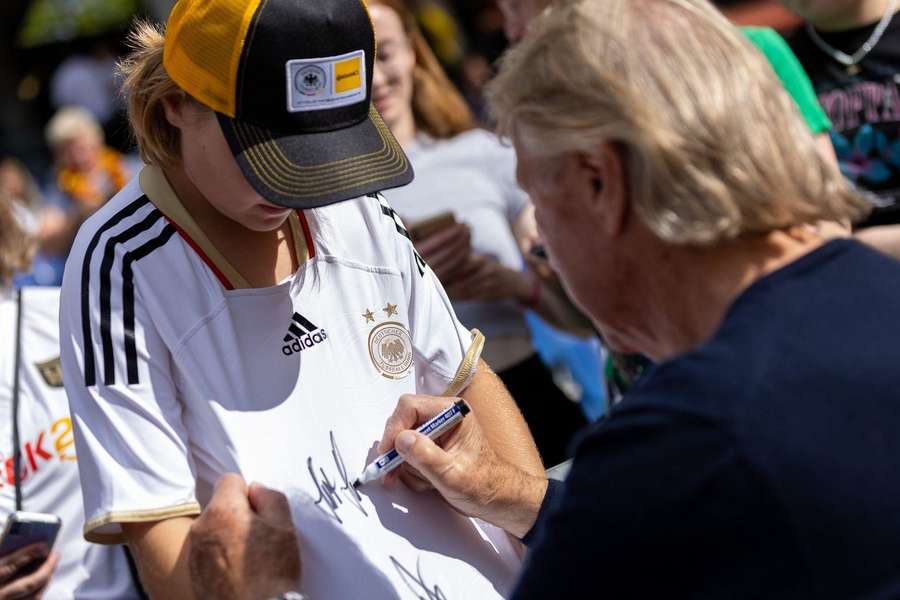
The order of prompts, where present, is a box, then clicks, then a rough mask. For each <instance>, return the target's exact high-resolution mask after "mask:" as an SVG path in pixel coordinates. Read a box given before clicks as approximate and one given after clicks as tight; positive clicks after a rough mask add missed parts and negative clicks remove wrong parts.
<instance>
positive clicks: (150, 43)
mask: <svg viewBox="0 0 900 600" xmlns="http://www.w3.org/2000/svg"><path fill="white" fill-rule="evenodd" d="M165 39H166V38H165V32H164V30H163V29H161V28H159V27H157V26H156V25H153V24H151V23H148V22H146V21H136V22H135V24H134V27H133V28H132V30H131V32H130V33H129V34H128V44H129V46H131V52H130V53H129V54H128V56H127V57H126V58H125V59H124V60H123V61H121V62H120V63H119V65H118V71H119V74H120V75H121V76H122V80H123V83H122V93H123V94H124V95H125V99H126V104H127V109H128V123H129V125H130V126H131V135H132V136H133V137H134V141H135V142H136V143H137V146H138V151H139V152H140V154H141V159H142V160H143V161H144V162H145V163H147V164H151V165H157V166H165V165H169V164H172V163H173V162H178V161H179V160H180V158H181V148H180V135H179V134H180V132H179V130H178V128H176V127H174V126H173V125H171V124H170V123H169V121H168V120H167V119H166V112H165V108H164V106H163V99H164V98H166V97H167V96H171V95H175V94H184V92H183V91H182V90H181V88H179V87H178V85H177V84H176V83H175V82H174V81H172V79H171V78H170V77H169V74H168V73H167V72H166V69H165V67H164V66H163V46H164V45H165Z"/></svg>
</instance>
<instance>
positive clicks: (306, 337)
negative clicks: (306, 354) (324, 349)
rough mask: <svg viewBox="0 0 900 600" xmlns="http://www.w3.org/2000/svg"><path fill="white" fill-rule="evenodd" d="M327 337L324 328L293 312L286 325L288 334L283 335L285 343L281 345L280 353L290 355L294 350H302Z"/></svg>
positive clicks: (319, 342)
mask: <svg viewBox="0 0 900 600" xmlns="http://www.w3.org/2000/svg"><path fill="white" fill-rule="evenodd" d="M327 339H328V334H326V333H325V330H324V329H320V328H319V327H316V326H315V325H313V324H312V322H310V321H309V320H308V319H306V318H305V317H304V316H303V315H301V314H300V313H294V316H293V317H292V318H291V324H290V326H289V327H288V334H287V335H286V336H284V342H285V344H284V346H282V347H281V353H282V354H284V355H285V356H291V355H292V354H294V353H295V352H303V351H304V350H307V349H309V348H312V347H313V346H315V345H316V344H321V343H322V342H324V341H325V340H327Z"/></svg>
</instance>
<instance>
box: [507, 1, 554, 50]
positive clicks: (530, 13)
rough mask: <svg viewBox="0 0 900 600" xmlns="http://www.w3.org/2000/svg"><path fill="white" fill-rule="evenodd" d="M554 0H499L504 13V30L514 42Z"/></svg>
mask: <svg viewBox="0 0 900 600" xmlns="http://www.w3.org/2000/svg"><path fill="white" fill-rule="evenodd" d="M551 1H552V0H497V6H498V7H499V8H500V12H502V13H503V32H504V33H505V34H506V39H508V40H509V41H510V42H512V43H514V42H517V41H519V40H520V39H522V36H524V35H525V32H526V31H528V25H529V23H531V21H532V20H534V18H535V17H537V16H538V15H539V14H541V12H542V11H543V10H544V9H545V8H547V6H549V5H550V2H551Z"/></svg>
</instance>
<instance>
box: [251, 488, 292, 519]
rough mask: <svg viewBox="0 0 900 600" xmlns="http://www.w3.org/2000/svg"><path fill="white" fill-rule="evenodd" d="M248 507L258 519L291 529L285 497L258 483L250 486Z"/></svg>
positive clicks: (288, 507)
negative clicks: (251, 508)
mask: <svg viewBox="0 0 900 600" xmlns="http://www.w3.org/2000/svg"><path fill="white" fill-rule="evenodd" d="M249 497H250V506H252V507H253V510H254V511H256V514H258V515H259V516H260V517H262V518H263V519H265V520H266V521H268V522H269V523H271V524H272V525H276V526H279V527H293V521H292V519H291V507H290V505H289V504H288V501H287V496H285V495H284V494H282V493H281V492H276V491H275V490H271V489H269V488H267V487H266V486H264V485H262V484H259V483H251V484H250V492H249Z"/></svg>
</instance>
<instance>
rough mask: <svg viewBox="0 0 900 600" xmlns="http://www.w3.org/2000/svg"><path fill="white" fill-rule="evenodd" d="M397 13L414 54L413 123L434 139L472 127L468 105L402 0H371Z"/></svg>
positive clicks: (450, 135)
mask: <svg viewBox="0 0 900 600" xmlns="http://www.w3.org/2000/svg"><path fill="white" fill-rule="evenodd" d="M372 4H381V5H382V6H385V7H387V8H389V9H391V10H393V11H394V12H395V13H397V16H398V17H400V22H401V23H402V24H403V31H404V33H406V37H407V38H409V42H410V44H411V46H412V49H413V53H414V54H415V57H416V64H415V66H414V67H413V97H412V108H413V118H414V119H415V122H416V127H417V128H418V129H421V130H422V131H424V132H425V133H427V134H428V135H430V136H431V137H433V138H436V139H446V138H452V137H454V136H457V135H459V134H460V133H463V132H465V131H468V130H470V129H473V128H474V127H475V118H474V117H473V116H472V111H471V110H470V109H469V105H468V104H466V101H465V100H464V99H463V97H462V95H461V94H460V93H459V91H457V89H456V87H454V85H453V84H452V83H451V82H450V80H449V79H448V78H447V74H446V73H445V72H444V69H443V68H442V67H441V64H440V62H438V59H437V57H436V56H435V55H434V52H433V51H432V50H431V47H430V46H429V45H428V41H427V40H426V39H425V36H424V35H423V34H422V31H421V29H420V28H419V25H418V23H417V22H416V18H415V16H414V15H413V13H412V11H411V10H410V9H409V8H408V7H407V6H406V4H405V3H404V2H403V0H372Z"/></svg>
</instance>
